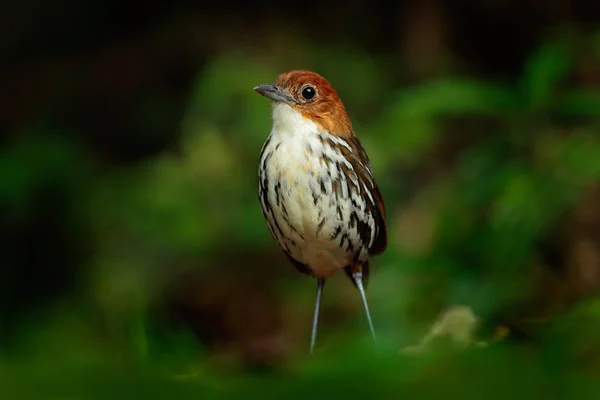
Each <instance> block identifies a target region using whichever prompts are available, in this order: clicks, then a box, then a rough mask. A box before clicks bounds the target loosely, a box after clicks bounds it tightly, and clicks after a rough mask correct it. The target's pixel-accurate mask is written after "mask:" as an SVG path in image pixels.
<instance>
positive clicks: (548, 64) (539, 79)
mask: <svg viewBox="0 0 600 400" xmlns="http://www.w3.org/2000/svg"><path fill="white" fill-rule="evenodd" d="M570 67H571V55H570V53H569V49H568V47H567V46H566V45H565V44H564V43H563V42H550V43H547V44H544V45H542V46H541V47H540V48H539V49H538V50H537V51H536V52H534V53H533V54H532V55H531V56H530V57H529V59H528V61H527V63H526V65H525V70H524V72H523V76H522V79H521V87H522V88H523V91H524V94H525V95H526V96H527V100H528V103H529V106H530V107H532V108H539V107H543V106H546V105H548V104H549V102H550V101H551V100H552V96H553V94H554V91H555V90H557V89H558V84H559V83H560V82H561V80H563V79H564V78H565V77H566V75H567V74H568V72H569V69H570Z"/></svg>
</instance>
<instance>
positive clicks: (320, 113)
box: [254, 70, 354, 136]
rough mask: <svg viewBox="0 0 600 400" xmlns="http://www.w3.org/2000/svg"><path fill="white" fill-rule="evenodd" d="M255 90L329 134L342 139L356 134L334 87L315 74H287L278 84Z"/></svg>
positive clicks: (259, 86)
mask: <svg viewBox="0 0 600 400" xmlns="http://www.w3.org/2000/svg"><path fill="white" fill-rule="evenodd" d="M254 90H256V91H257V92H258V93H260V94H261V95H263V96H265V97H267V98H269V99H271V100H272V101H274V102H276V103H283V104H287V105H288V106H289V107H291V108H292V109H293V110H294V111H296V112H298V113H300V114H301V115H302V116H303V117H304V118H306V119H309V120H311V121H313V122H314V123H315V124H317V125H318V126H319V127H321V128H322V129H323V130H325V131H327V132H330V133H333V134H337V135H339V136H349V135H353V134H354V133H353V131H352V124H351V123H350V119H349V118H348V114H347V113H346V108H345V107H344V103H342V100H341V99H340V97H339V96H338V94H337V92H336V91H335V89H334V88H333V86H331V84H330V83H329V82H328V81H327V80H326V79H325V78H323V77H322V76H321V75H319V74H317V73H316V72H312V71H306V70H293V71H288V72H284V73H282V74H280V75H279V76H278V77H277V80H276V81H275V84H263V85H258V86H256V87H255V88H254Z"/></svg>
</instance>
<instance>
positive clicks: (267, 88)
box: [254, 84, 296, 105]
mask: <svg viewBox="0 0 600 400" xmlns="http://www.w3.org/2000/svg"><path fill="white" fill-rule="evenodd" d="M254 90H256V91H257V92H258V93H259V94H261V95H263V96H265V97H267V98H269V99H271V100H273V101H283V102H284V103H287V104H290V105H292V104H294V103H295V102H296V100H294V98H293V97H292V96H290V95H289V94H287V93H286V92H284V91H283V90H281V89H280V88H279V86H277V85H267V84H264V85H258V86H255V87H254Z"/></svg>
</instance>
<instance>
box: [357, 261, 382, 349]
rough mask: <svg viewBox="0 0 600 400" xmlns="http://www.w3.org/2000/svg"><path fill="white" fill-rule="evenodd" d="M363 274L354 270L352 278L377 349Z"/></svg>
mask: <svg viewBox="0 0 600 400" xmlns="http://www.w3.org/2000/svg"><path fill="white" fill-rule="evenodd" d="M362 278H363V274H362V271H354V272H352V279H354V282H355V283H356V287H357V288H358V291H359V292H360V297H361V298H362V302H363V305H364V306H365V312H366V314H367V320H368V321H369V329H370V330H371V336H372V337H373V343H375V349H376V350H377V351H379V346H378V345H377V337H376V336H375V329H374V328H373V321H371V313H369V305H368V304H367V295H366V294H365V288H364V287H363V280H362Z"/></svg>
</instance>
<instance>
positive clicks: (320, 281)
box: [310, 278, 325, 354]
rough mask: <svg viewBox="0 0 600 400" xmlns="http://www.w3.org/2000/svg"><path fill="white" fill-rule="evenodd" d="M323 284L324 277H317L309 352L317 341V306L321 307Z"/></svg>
mask: <svg viewBox="0 0 600 400" xmlns="http://www.w3.org/2000/svg"><path fill="white" fill-rule="evenodd" d="M323 286H325V279H323V278H318V279H317V299H316V300H315V313H314V315H313V324H312V334H311V336H310V354H312V353H313V351H314V349H315V342H316V341H317V328H318V325H319V308H320V307H321V296H322V295H323Z"/></svg>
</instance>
